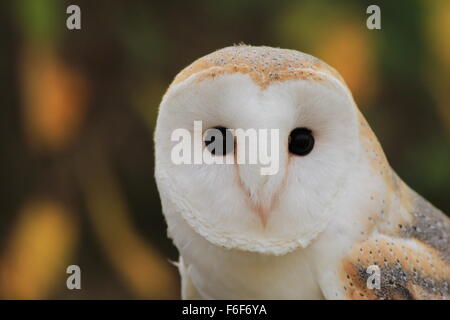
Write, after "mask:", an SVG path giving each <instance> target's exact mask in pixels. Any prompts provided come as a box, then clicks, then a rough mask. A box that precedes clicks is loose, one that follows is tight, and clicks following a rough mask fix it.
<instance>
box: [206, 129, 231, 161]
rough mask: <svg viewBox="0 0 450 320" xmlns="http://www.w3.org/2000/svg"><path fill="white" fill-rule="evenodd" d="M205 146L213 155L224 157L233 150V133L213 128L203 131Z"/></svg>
mask: <svg viewBox="0 0 450 320" xmlns="http://www.w3.org/2000/svg"><path fill="white" fill-rule="evenodd" d="M204 139H205V146H206V149H208V151H209V152H211V154H213V155H220V156H223V155H226V154H228V153H230V152H233V150H234V137H233V133H232V132H231V131H230V130H229V129H227V128H224V127H220V126H219V127H214V128H210V129H208V130H206V131H205V134H204Z"/></svg>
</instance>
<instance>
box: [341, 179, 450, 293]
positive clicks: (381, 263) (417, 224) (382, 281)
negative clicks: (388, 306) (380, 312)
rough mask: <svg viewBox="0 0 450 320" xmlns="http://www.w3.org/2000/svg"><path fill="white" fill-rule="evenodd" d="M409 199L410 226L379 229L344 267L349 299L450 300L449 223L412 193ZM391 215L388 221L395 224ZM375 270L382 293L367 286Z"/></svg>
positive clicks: (356, 247) (354, 250) (355, 248)
mask: <svg viewBox="0 0 450 320" xmlns="http://www.w3.org/2000/svg"><path fill="white" fill-rule="evenodd" d="M408 196H409V198H410V199H413V205H412V206H410V207H409V210H408V211H409V212H408V214H409V215H410V216H409V219H407V220H408V223H406V224H398V225H395V226H394V227H393V228H392V227H391V228H384V227H382V226H380V227H378V228H375V230H374V231H373V232H372V233H371V235H370V236H369V237H367V238H365V239H363V240H362V241H360V242H358V243H357V244H356V245H354V246H353V248H352V250H351V251H350V252H349V254H348V255H347V256H346V257H345V258H344V259H343V260H342V261H341V268H340V271H339V275H338V276H339V279H340V280H339V282H340V285H341V286H342V288H343V292H344V296H345V297H346V298H348V299H450V222H449V221H450V220H449V218H448V217H447V216H445V215H444V214H443V213H442V212H441V211H440V210H438V209H437V208H435V207H433V206H432V205H431V204H430V203H429V202H428V201H426V200H425V199H423V198H422V197H421V196H420V195H418V194H417V193H415V192H414V191H413V190H411V189H409V188H408ZM393 215H396V212H390V213H388V215H387V217H386V219H387V220H390V221H393V217H392V216H393ZM373 265H376V266H378V270H379V271H380V272H379V275H380V277H379V287H378V288H376V287H373V286H369V285H368V283H367V282H368V280H369V277H370V276H371V275H372V274H373V272H372V271H370V272H369V271H368V268H369V266H373ZM371 270H373V269H371ZM373 280H374V279H373V278H371V279H370V280H369V281H373ZM372 284H373V282H372ZM369 287H372V289H370V288H369Z"/></svg>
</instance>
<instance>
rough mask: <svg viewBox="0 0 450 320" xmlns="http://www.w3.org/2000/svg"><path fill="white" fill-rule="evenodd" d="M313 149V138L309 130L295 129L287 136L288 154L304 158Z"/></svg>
mask: <svg viewBox="0 0 450 320" xmlns="http://www.w3.org/2000/svg"><path fill="white" fill-rule="evenodd" d="M313 148H314V137H313V135H312V132H311V130H309V129H306V128H296V129H294V130H292V132H291V134H290V135H289V152H291V153H293V154H296V155H299V156H306V155H307V154H308V153H310V152H311V150H312V149H313Z"/></svg>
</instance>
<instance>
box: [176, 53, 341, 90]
mask: <svg viewBox="0 0 450 320" xmlns="http://www.w3.org/2000/svg"><path fill="white" fill-rule="evenodd" d="M233 73H243V74H248V75H249V76H250V77H251V79H252V80H253V81H254V82H255V83H256V84H258V85H259V86H260V87H261V88H262V89H265V88H267V87H268V86H269V85H270V84H271V83H273V82H282V81H286V80H311V81H322V80H324V79H323V78H324V76H331V77H333V78H335V79H337V80H338V81H339V82H342V83H343V82H344V81H343V80H342V78H341V76H340V75H339V73H338V72H337V71H336V70H334V69H333V68H332V67H330V66H328V65H327V64H326V63H324V62H323V61H321V60H319V59H317V58H315V57H313V56H310V55H308V54H305V53H302V52H299V51H295V50H288V49H279V48H271V47H254V46H246V45H239V46H232V47H227V48H224V49H220V50H218V51H215V52H213V53H211V54H208V55H206V56H204V57H202V58H200V59H198V60H196V61H195V62H193V63H192V64H191V65H189V66H188V67H186V68H185V69H184V70H182V71H181V72H180V73H179V74H178V75H177V76H176V77H175V79H174V81H173V83H172V85H175V84H177V83H180V82H182V81H184V80H186V79H187V78H189V77H190V76H192V75H195V74H201V76H200V77H199V79H198V80H199V81H201V80H204V79H208V78H214V77H216V76H219V75H222V74H233Z"/></svg>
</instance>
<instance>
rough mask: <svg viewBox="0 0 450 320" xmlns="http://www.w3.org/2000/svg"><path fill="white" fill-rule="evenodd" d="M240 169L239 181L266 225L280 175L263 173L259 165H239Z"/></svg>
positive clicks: (258, 215) (252, 207)
mask: <svg viewBox="0 0 450 320" xmlns="http://www.w3.org/2000/svg"><path fill="white" fill-rule="evenodd" d="M238 170H239V175H238V176H239V182H240V185H241V187H242V188H243V189H244V191H245V194H246V195H247V198H248V202H249V204H250V207H251V209H252V211H253V212H254V213H255V214H256V215H257V217H258V218H259V220H260V221H261V224H262V225H263V226H264V227H265V226H266V225H267V222H268V220H269V216H270V212H271V211H272V209H273V206H274V203H275V201H274V200H275V198H276V195H277V193H278V192H277V190H278V185H279V184H278V182H279V180H280V177H279V176H277V175H274V176H267V175H261V174H260V166H258V165H238ZM274 187H275V188H274Z"/></svg>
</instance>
